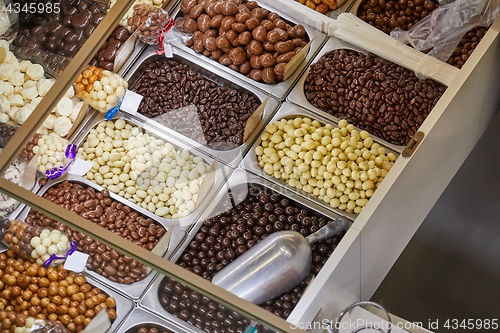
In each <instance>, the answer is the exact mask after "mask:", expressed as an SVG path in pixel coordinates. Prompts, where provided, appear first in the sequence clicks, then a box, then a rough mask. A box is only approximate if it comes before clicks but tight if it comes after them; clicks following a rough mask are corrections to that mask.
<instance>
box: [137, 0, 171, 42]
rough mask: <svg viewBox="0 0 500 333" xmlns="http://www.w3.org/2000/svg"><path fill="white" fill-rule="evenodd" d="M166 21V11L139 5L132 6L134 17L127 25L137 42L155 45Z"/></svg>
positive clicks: (167, 16) (151, 6)
mask: <svg viewBox="0 0 500 333" xmlns="http://www.w3.org/2000/svg"><path fill="white" fill-rule="evenodd" d="M168 19H169V15H168V12H167V11H166V10H164V9H162V8H159V7H156V6H153V5H147V4H139V5H135V6H134V15H133V16H132V17H130V18H129V19H128V22H127V23H128V25H129V26H130V30H131V31H132V32H135V33H136V34H137V38H139V40H141V41H143V42H144V43H146V44H149V45H157V44H158V43H159V38H160V35H161V33H162V30H163V29H164V27H165V25H166V24H167V22H168Z"/></svg>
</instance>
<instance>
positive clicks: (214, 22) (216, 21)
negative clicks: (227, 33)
mask: <svg viewBox="0 0 500 333" xmlns="http://www.w3.org/2000/svg"><path fill="white" fill-rule="evenodd" d="M223 18H224V16H223V15H221V14H219V15H215V16H213V17H212V19H211V20H210V27H212V28H219V27H220V26H221V24H222V19H223Z"/></svg>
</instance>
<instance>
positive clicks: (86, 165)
mask: <svg viewBox="0 0 500 333" xmlns="http://www.w3.org/2000/svg"><path fill="white" fill-rule="evenodd" d="M92 165H93V164H92V163H91V162H87V161H84V160H82V159H79V158H77V159H76V160H75V161H74V162H73V164H72V165H71V167H70V168H69V170H68V173H70V174H72V175H75V176H83V175H85V174H86V173H87V172H89V170H90V169H91V168H92Z"/></svg>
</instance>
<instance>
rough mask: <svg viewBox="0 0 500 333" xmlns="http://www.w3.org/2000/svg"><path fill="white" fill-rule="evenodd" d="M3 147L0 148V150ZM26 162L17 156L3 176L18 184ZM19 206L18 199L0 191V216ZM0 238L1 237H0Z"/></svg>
mask: <svg viewBox="0 0 500 333" xmlns="http://www.w3.org/2000/svg"><path fill="white" fill-rule="evenodd" d="M2 150H3V148H0V152H1V151H2ZM27 165H28V163H26V161H24V160H22V159H20V158H17V159H16V160H15V161H14V162H12V164H10V165H9V167H8V168H7V170H6V171H5V173H4V174H3V177H4V178H5V179H7V180H8V181H10V182H12V183H14V184H19V183H20V182H21V178H22V177H23V173H24V171H25V170H26V167H27ZM18 206H19V201H17V200H16V199H14V198H12V197H11V196H8V195H7V194H4V193H0V218H4V217H6V216H8V215H9V214H10V213H12V212H13V211H14V210H15V209H16V208H17V207H18ZM0 240H1V239H0Z"/></svg>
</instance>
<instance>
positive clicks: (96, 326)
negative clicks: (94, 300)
mask: <svg viewBox="0 0 500 333" xmlns="http://www.w3.org/2000/svg"><path fill="white" fill-rule="evenodd" d="M110 327H111V321H110V320H109V315H108V311H107V309H106V308H104V309H102V310H101V311H100V312H99V313H98V314H97V315H96V316H95V317H94V318H92V321H91V322H90V323H89V324H88V325H87V327H85V330H84V331H83V333H87V332H88V333H105V332H107V331H108V329H109V328H110Z"/></svg>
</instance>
